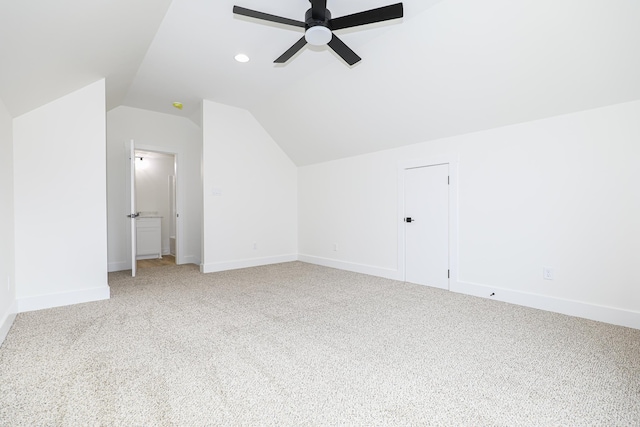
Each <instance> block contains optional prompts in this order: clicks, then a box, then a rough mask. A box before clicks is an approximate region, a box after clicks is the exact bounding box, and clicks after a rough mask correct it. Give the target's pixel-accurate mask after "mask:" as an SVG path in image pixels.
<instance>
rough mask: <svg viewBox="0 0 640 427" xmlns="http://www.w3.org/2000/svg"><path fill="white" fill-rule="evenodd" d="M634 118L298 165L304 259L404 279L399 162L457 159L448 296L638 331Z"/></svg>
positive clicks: (574, 118)
mask: <svg viewBox="0 0 640 427" xmlns="http://www.w3.org/2000/svg"><path fill="white" fill-rule="evenodd" d="M638 117H640V101H636V102H631V103H624V104H618V105H615V106H610V107H605V108H600V109H594V110H589V111H584V112H580V113H574V114H569V115H562V116H556V117H553V118H549V119H544V120H540V121H534V122H528V123H522V124H518V125H513V126H508V127H503V128H498V129H493V130H488V131H483V132H478V133H472V134H467V135H462V136H457V137H453V138H447V139H440V140H436V141H431V142H428V143H421V144H415V145H412V146H407V147H403V148H397V149H392V150H387V151H380V152H377V153H373V154H368V155H363V156H357V157H352V158H346V159H342V160H337V161H332V162H327V163H321V164H316V165H311V166H306V167H302V168H300V169H299V176H298V186H299V191H298V197H299V252H300V256H301V259H304V260H307V261H311V262H318V263H323V262H324V263H325V264H326V263H327V262H329V263H333V264H334V265H335V266H337V267H341V268H346V269H352V270H356V271H357V270H359V269H360V270H362V267H363V266H367V267H368V268H369V272H370V273H372V274H379V275H385V272H389V271H395V272H397V273H399V272H400V271H401V269H399V268H398V261H397V254H398V230H397V227H398V221H401V216H400V215H399V214H398V191H399V190H398V185H397V182H398V164H399V163H401V162H405V161H407V160H414V159H420V158H429V157H433V156H438V155H445V154H447V155H452V156H453V157H454V158H458V159H459V162H458V171H459V172H458V176H457V177H456V178H457V181H458V186H457V191H458V200H457V202H458V212H457V214H458V236H459V238H458V242H457V243H458V248H459V249H458V256H457V260H456V261H457V263H456V265H457V271H456V273H457V274H456V276H457V277H458V281H457V282H456V283H451V289H452V290H459V291H461V292H466V293H471V294H476V295H479V296H488V295H489V294H490V293H491V292H494V293H495V294H496V295H495V297H496V298H497V299H503V300H507V301H511V302H516V303H519V304H524V305H530V306H536V307H539V308H545V309H549V310H554V311H560V312H568V314H574V315H579V316H583V317H590V318H596V319H598V320H604V321H610V322H611V323H618V324H625V325H627V326H634V325H635V327H640V288H639V287H638V283H640V270H638V268H637V261H638V257H639V256H640V221H638V218H640V193H639V192H638V190H637V188H636V187H637V183H638V182H640V168H638V166H637V164H638V160H639V159H640V145H638V143H637V141H639V140H640V121H639V120H638ZM334 244H337V245H338V246H337V247H338V251H334V250H333V248H334ZM543 267H552V268H553V269H554V273H555V278H554V280H551V281H549V280H544V279H543V277H542V269H543ZM396 278H398V279H402V277H399V276H396Z"/></svg>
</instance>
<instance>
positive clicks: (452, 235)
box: [383, 154, 458, 289]
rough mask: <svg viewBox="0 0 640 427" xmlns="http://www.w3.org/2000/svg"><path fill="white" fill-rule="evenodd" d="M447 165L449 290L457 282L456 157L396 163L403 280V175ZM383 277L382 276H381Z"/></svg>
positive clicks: (450, 155)
mask: <svg viewBox="0 0 640 427" xmlns="http://www.w3.org/2000/svg"><path fill="white" fill-rule="evenodd" d="M445 164H446V165H449V271H450V276H449V289H451V286H452V283H456V281H457V280H458V157H457V155H456V154H443V155H440V156H434V157H427V158H424V159H414V160H407V161H400V162H398V264H397V265H398V276H397V277H396V278H395V280H400V281H404V280H405V277H406V276H405V265H404V262H405V251H404V249H405V235H404V233H405V227H404V174H405V171H406V170H407V169H413V168H421V167H427V166H436V165H445ZM383 277H384V276H383Z"/></svg>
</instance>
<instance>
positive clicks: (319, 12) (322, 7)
mask: <svg viewBox="0 0 640 427" xmlns="http://www.w3.org/2000/svg"><path fill="white" fill-rule="evenodd" d="M326 15H327V0H311V16H312V17H313V19H316V20H318V21H324V18H325V17H326Z"/></svg>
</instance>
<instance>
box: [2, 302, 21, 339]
mask: <svg viewBox="0 0 640 427" xmlns="http://www.w3.org/2000/svg"><path fill="white" fill-rule="evenodd" d="M16 311H17V310H16V301H15V300H14V301H13V303H12V304H11V306H10V307H9V310H7V313H6V314H5V316H4V319H2V322H0V346H2V343H3V342H4V339H5V338H6V337H7V334H9V330H10V329H11V326H13V321H14V320H16Z"/></svg>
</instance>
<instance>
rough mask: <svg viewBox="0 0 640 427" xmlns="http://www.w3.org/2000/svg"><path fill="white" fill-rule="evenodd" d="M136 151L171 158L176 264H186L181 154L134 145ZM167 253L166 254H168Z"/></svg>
mask: <svg viewBox="0 0 640 427" xmlns="http://www.w3.org/2000/svg"><path fill="white" fill-rule="evenodd" d="M135 149H136V150H142V151H153V152H155V153H162V154H169V155H172V156H173V167H174V173H175V177H176V183H175V190H176V200H175V202H176V213H177V214H178V217H177V218H176V229H175V238H176V264H187V261H186V260H185V257H184V256H183V253H184V233H183V224H182V221H183V218H184V207H185V201H184V197H185V195H184V194H183V193H184V192H183V191H182V189H181V187H180V185H182V179H181V175H182V157H183V152H182V149H181V148H166V147H158V146H155V145H147V144H140V145H137V144H136V145H135ZM168 253H169V252H167V254H168Z"/></svg>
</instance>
